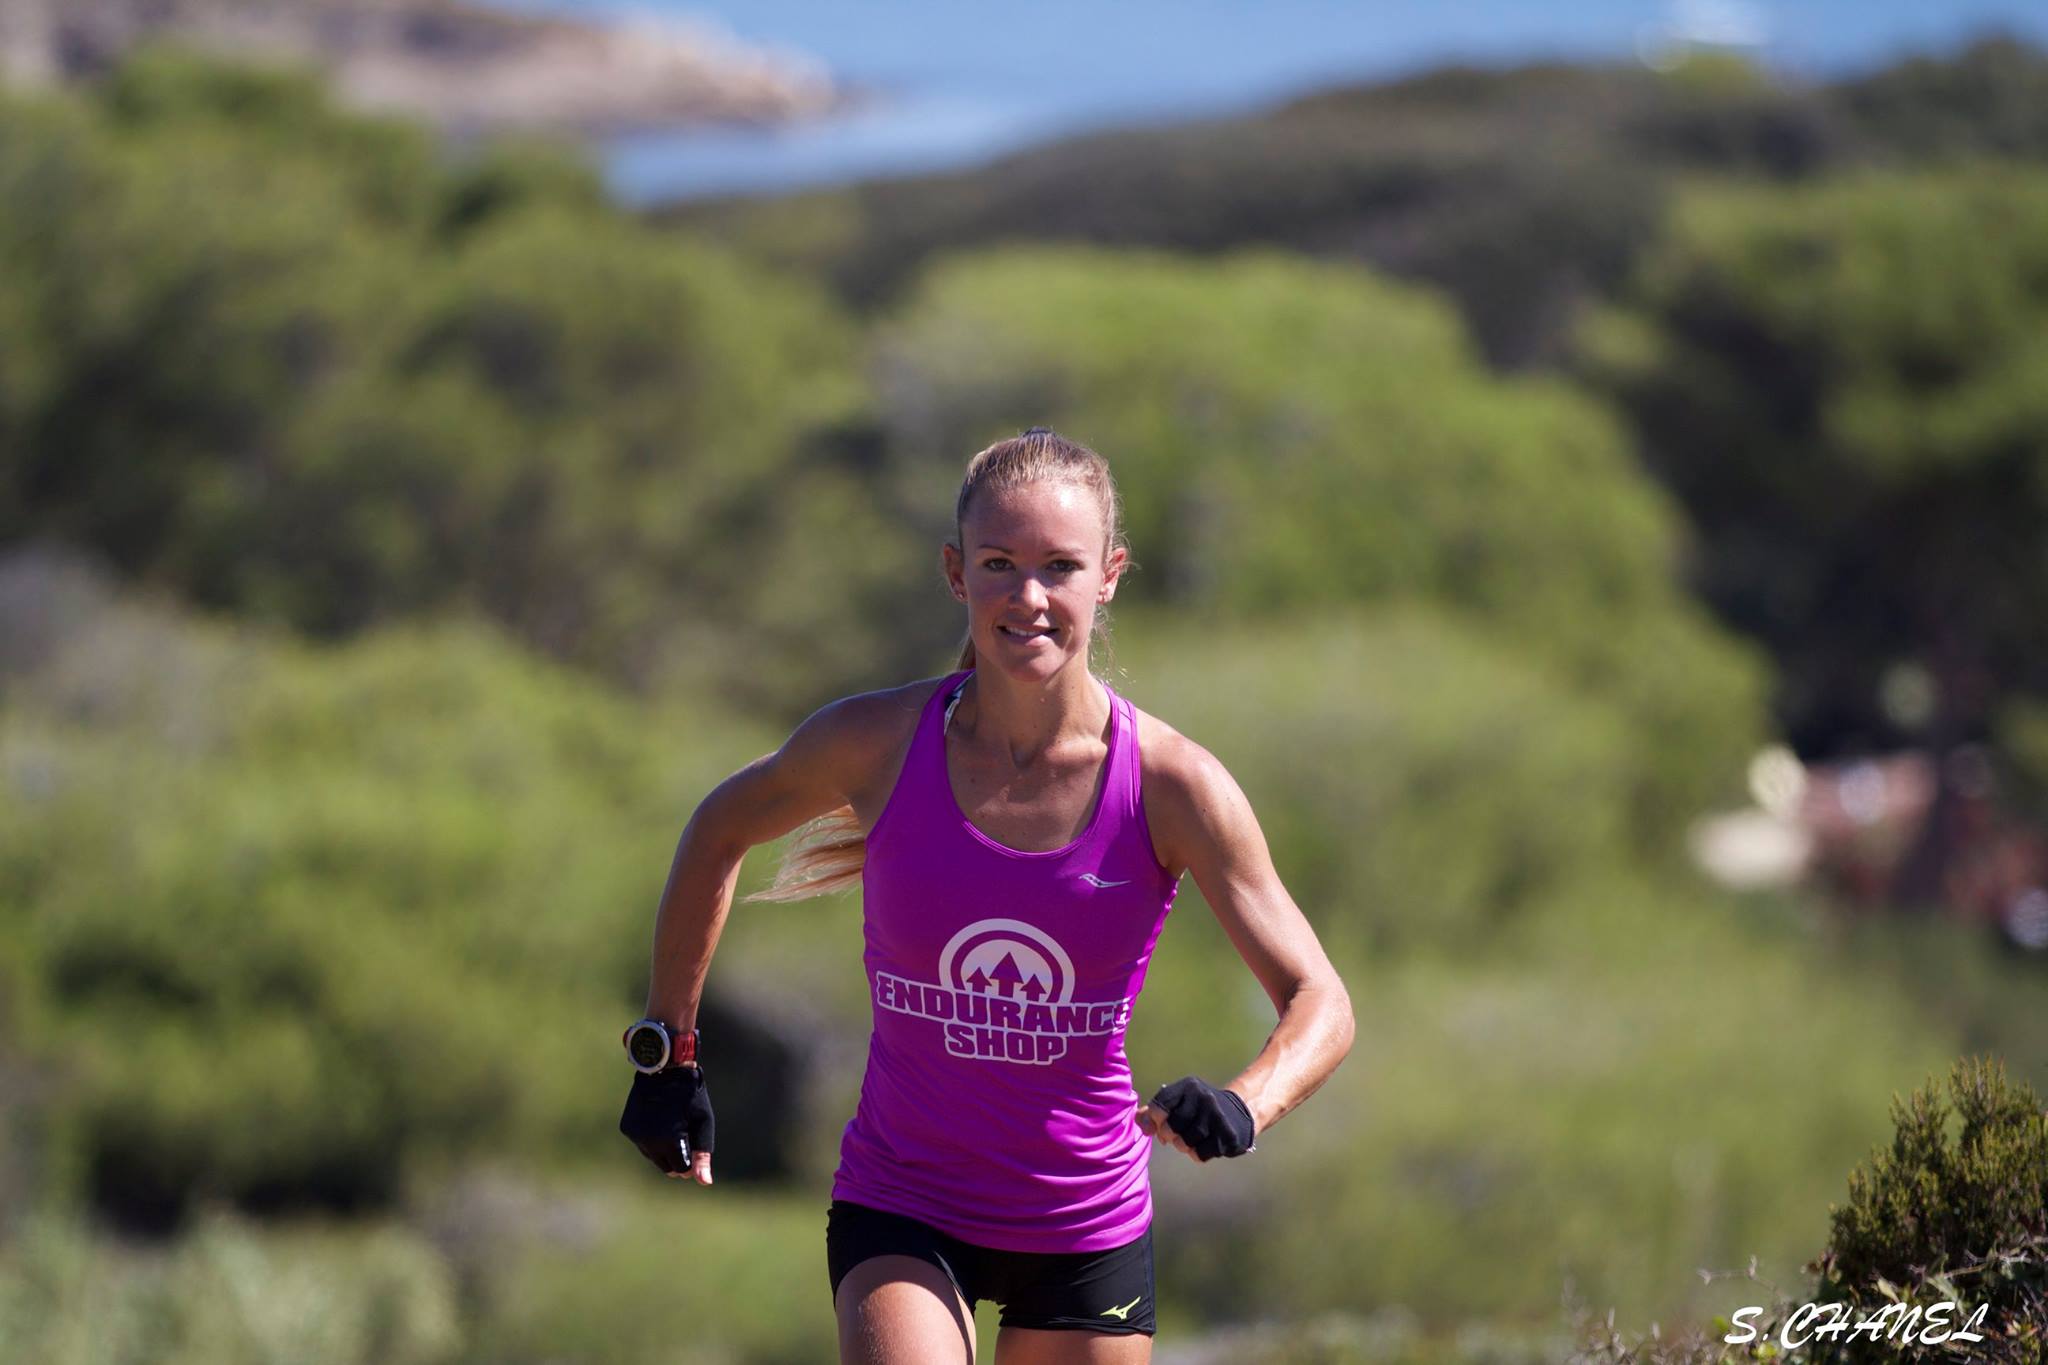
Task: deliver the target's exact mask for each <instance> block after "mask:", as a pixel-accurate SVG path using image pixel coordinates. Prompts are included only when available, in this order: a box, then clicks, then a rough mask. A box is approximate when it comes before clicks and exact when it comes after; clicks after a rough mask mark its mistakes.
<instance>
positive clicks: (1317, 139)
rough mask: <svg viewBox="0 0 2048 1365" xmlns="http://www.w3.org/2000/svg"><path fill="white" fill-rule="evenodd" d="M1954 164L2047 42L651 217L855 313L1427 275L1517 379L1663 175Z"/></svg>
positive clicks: (2034, 112) (1641, 240)
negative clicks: (1273, 258) (818, 290)
mask: <svg viewBox="0 0 2048 1365" xmlns="http://www.w3.org/2000/svg"><path fill="white" fill-rule="evenodd" d="M1969 156H1991V157H2011V158H2018V159H2022V160H2027V161H2035V162H2038V161H2040V160H2041V159H2043V158H2044V157H2048V53H2044V52H2043V51H2041V50H2040V49H2038V48H2036V47H2032V46H2030V45H2028V44H2026V43H2025V42H2023V41H2020V40H2018V39H2014V38H1996V37H1994V38H1987V39H1985V40H1983V41H1980V42H1978V43H1977V44H1975V45H1973V46H1971V47H1970V48H1968V49H1966V50H1964V51H1962V52H1959V53H1956V54H1954V55H1952V56H1943V57H1922V58H1914V59H1911V60H1908V61H1904V62H1901V63H1898V64H1897V65H1895V66H1892V67H1890V68H1887V69H1885V70H1882V71H1878V72H1875V73H1873V74H1870V75H1867V76H1862V77H1858V78H1855V79H1849V80H1843V81H1840V82H1836V83H1831V84H1821V85H1812V86H1807V85H1799V84H1794V83H1791V82H1788V81H1786V80H1784V79H1782V78H1779V77H1776V76H1773V75H1771V74H1769V73H1767V72H1764V71H1762V70H1759V69H1757V68H1753V67H1751V66H1749V65H1748V64H1746V63H1745V62H1743V61H1742V60H1741V59H1739V58H1735V57H1731V56H1726V55H1715V54H1706V55H1702V56H1699V57H1696V58H1694V59H1693V60H1691V61H1689V62H1687V63H1686V64H1684V65H1682V66H1680V67H1678V68H1677V69H1676V70H1674V71H1670V72H1663V73H1660V72H1656V71H1651V70H1647V69H1645V68H1642V67H1639V66H1616V67H1600V66H1573V65H1537V66H1526V67H1514V68H1506V69H1498V68H1448V69H1439V70H1433V71H1428V72H1425V73H1422V74H1420V75H1417V76H1414V77H1411V78H1409V79H1405V80H1397V81H1392V82H1388V83H1385V84H1379V85H1367V86H1359V87H1355V88H1346V89H1337V90H1332V91H1329V92H1327V93H1325V94H1321V95H1317V96H1313V97H1309V98H1304V99H1300V100H1296V101H1294V102H1292V103H1289V104H1287V105H1284V106H1282V107H1280V108H1277V109H1274V110H1272V111H1270V112H1267V113H1263V114H1259V115H1255V116H1249V117H1233V118H1227V119H1219V120H1212V121H1206V122H1200V123H1190V124H1179V125H1174V126H1171V127H1165V128H1158V129H1146V130H1142V131H1132V132H1118V133H1108V134H1101V135H1095V136H1089V137H1083V138H1077V139H1073V140H1070V141H1066V142H1061V143H1057V144H1054V145H1052V146H1048V147H1043V148H1037V149H1034V150H1031V151H1028V152H1024V153H1021V154H1019V155H1015V156H1010V157H1006V158H1004V159H1002V160H1000V161H998V162H996V163H994V164H992V165H990V166H987V167H985V168H981V169H977V170H974V171H969V172H964V173H954V174H946V175H938V176H923V177H915V178H908V179H900V180H884V181H875V182H870V183H865V184H860V185H854V186H851V187H848V188H844V189H832V190H819V191H809V192H804V193H800V194H792V195H784V196H777V197H772V198H743V199H735V200H729V201H709V200H707V201H691V202H687V203H684V204H680V205H677V206H675V207H673V208H671V209H668V210H665V211H663V212H662V214H661V215H660V216H661V217H662V218H663V219H664V220H666V221H669V222H673V223H676V224H679V225H684V226H690V227H696V228H702V229H704V230H707V231H709V232H711V233H713V234H715V235H717V236H719V237H720V238H722V239H724V240H727V241H729V242H731V243H733V244H734V245H736V246H739V247H741V248H743V249H745V250H747V251H749V252H752V253H756V254H758V255H760V256H762V257H763V258H764V259H767V260H769V261H772V262H775V263H778V264H784V265H789V266H794V267H799V268H801V269H803V270H804V271H805V272H806V273H812V274H819V275H822V276H824V277H825V278H827V279H829V280H830V281H832V282H833V284H834V286H835V287H836V289H837V290H838V291H839V293H840V294H841V296H842V297H844V298H845V299H846V300H847V301H848V302H850V303H852V304H854V305H855V306H856V307H860V308H863V309H866V308H874V307H877V306H880V305H883V304H886V302H887V301H888V300H890V299H892V298H894V297H895V296H896V295H897V294H898V293H899V292H900V291H901V289H902V288H903V286H904V284H905V282H906V281H907V280H908V279H909V278H910V277H912V276H913V275H914V274H915V273H916V271H917V270H918V268H919V266H920V263H921V262H922V261H924V259H925V258H926V257H928V256H930V255H933V254H936V253H941V252H945V251H950V250H957V249H959V248H961V247H965V246H971V245H975V244H979V243H984V242H997V241H1013V240H1017V239H1019V238H1023V239H1029V240H1034V241H1046V240H1053V241H1084V242H1091V243H1096V244H1101V245H1115V246H1153V247H1162V248H1167V249H1171V250H1175V251H1185V252H1197V253H1212V252H1219V251H1229V250H1232V249H1235V248H1239V247H1244V246H1251V245H1260V246H1274V247H1283V248H1286V249H1288V250H1291V251H1299V252H1304V253H1307V254H1310V255H1313V256H1316V257H1319V258H1322V259H1329V260H1338V261H1348V262H1352V263H1357V264H1364V265H1370V266H1372V267H1374V268H1376V269H1380V270H1384V271H1387V272H1388V273H1390V274H1394V275H1397V276H1400V277H1403V278H1410V279H1417V280H1421V281H1424V282H1427V283H1429V284H1432V285H1435V286H1437V287H1438V288H1440V289H1442V290H1443V291H1444V292H1445V293H1446V294H1448V295H1449V297H1451V298H1452V299H1454V300H1455V301H1456V302H1457V304H1458V308H1459V311H1460V313H1461V314H1462V315H1463V317H1464V318H1465V321H1466V324H1467V325H1468V326H1469V327H1470V328H1471V330H1472V333H1473V335H1474V336H1475V337H1477V338H1478V340H1479V343H1480V345H1481V347H1482V349H1483V350H1484V352H1485V354H1486V356H1487V358H1488V360H1489V362H1490V363H1492V364H1493V365H1495V366H1497V367H1501V368H1507V369H1520V368H1524V367H1527V366H1531V365H1542V364H1549V363H1555V362H1557V361H1559V360H1561V359H1562V358H1563V357H1564V356H1565V354H1566V351H1567V343H1568V335H1569V332H1570V329H1571V326H1572V324H1573V322H1574V320H1575V319H1576V317H1577V316H1578V314H1579V312H1580V310H1581V309H1582V308H1583V307H1584V306H1585V305H1587V304H1588V303H1589V302H1591V301H1593V300H1596V299H1598V298H1601V297H1604V296H1607V295H1611V294H1612V293H1613V292H1614V291H1615V290H1616V289H1617V288H1619V287H1620V286H1621V285H1622V284H1623V283H1624V282H1625V281H1626V279H1627V278H1628V276H1629V273H1630V270H1631V269H1632V267H1633V266H1634V264H1635V262H1636V261H1637V260H1638V258H1639V256H1640V254H1641V252H1642V251H1643V250H1644V249H1645V248H1646V247H1647V246H1648V245H1649V244H1650V243H1651V242H1652V241H1653V240H1654V239H1655V238H1656V236H1657V234H1658V232H1659V230H1660V227H1661V224H1662V222H1663V219H1664V214H1665V211H1666V203H1667V200H1668V197H1669V194H1670V191H1671V188H1672V185H1673V183H1674V181H1675V180H1676V178H1678V177H1680V176H1682V175H1684V174H1687V173H1715V174H1729V175H1741V176H1745V177H1753V178H1757V179H1761V180H1765V181H1775V182H1782V181H1790V180H1798V179H1803V178H1810V177H1815V176H1821V175H1827V174H1832V173H1836V172H1841V171H1846V170H1850V169H1854V168H1857V167H1867V166H1881V165H1901V164H1919V163H1924V162H1927V161H1930V160H1942V159H1949V158H1955V157H1969Z"/></svg>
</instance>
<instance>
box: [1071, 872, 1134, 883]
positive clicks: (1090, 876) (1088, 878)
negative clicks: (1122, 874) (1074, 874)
mask: <svg viewBox="0 0 2048 1365" xmlns="http://www.w3.org/2000/svg"><path fill="white" fill-rule="evenodd" d="M1081 880H1082V881H1084V882H1086V883H1088V885H1090V886H1129V885H1130V882H1129V881H1121V882H1106V881H1104V880H1102V878H1100V877H1098V876H1096V875H1095V874H1094V873H1093V872H1083V873H1082V874H1081Z"/></svg>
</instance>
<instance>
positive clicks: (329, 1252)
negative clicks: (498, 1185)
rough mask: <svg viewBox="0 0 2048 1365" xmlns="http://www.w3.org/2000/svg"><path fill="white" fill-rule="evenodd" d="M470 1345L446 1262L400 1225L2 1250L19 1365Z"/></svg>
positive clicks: (212, 1231) (58, 1238)
mask: <svg viewBox="0 0 2048 1365" xmlns="http://www.w3.org/2000/svg"><path fill="white" fill-rule="evenodd" d="M460 1344H461V1336H460V1330H459V1324H458V1321H457V1314H456V1305H455V1299H454V1293H453V1285H452V1283H451V1282H450V1279H449V1277H448V1273H447V1270H446V1267H445V1266H444V1265H443V1263H442V1261H441V1258H440V1257H439V1256H438V1255H437V1254H436V1253H435V1251H434V1249H433V1247H432V1246H430V1245H428V1244H426V1243H425V1242H424V1241H422V1240H421V1239H420V1238H419V1237H418V1236H417V1235H416V1234H413V1233H410V1232H407V1231H405V1230H403V1229H400V1228H398V1227H394V1226H388V1225H387V1226H382V1227H374V1228H370V1229H351V1230H340V1229H322V1228H317V1227H307V1228H299V1229H291V1230H284V1231H278V1230H269V1231H258V1230H257V1229H256V1228H254V1227H253V1226H252V1225H250V1224H247V1223H245V1222H242V1221H240V1220H238V1219H236V1218H233V1217H232V1216H226V1215H221V1214H212V1215H209V1216H208V1217H206V1218H205V1219H203V1220H201V1221H200V1222H199V1224H198V1225H197V1226H196V1227H195V1229H194V1231H193V1234H192V1236H190V1237H189V1238H186V1239H184V1240H182V1241H180V1242H178V1243H177V1244H175V1245H174V1246H173V1247H171V1248H170V1249H168V1250H163V1251H158V1250H151V1249H136V1248H129V1247H124V1246H122V1245H121V1244H119V1243H117V1242H113V1241H107V1240H100V1239H95V1238H93V1237H91V1236H89V1235H88V1234H86V1233H85V1232H84V1231H83V1230H82V1229H80V1228H77V1227H74V1226H72V1225H69V1224H64V1223H59V1222H54V1221H50V1220H41V1221H38V1222H36V1223H35V1224H33V1225H32V1226H31V1227H29V1228H28V1229H27V1230H26V1231H25V1233H24V1235H23V1236H22V1237H21V1238H20V1239H19V1240H17V1241H16V1242H14V1243H12V1244H10V1245H7V1246H5V1247H0V1357H4V1358H6V1359H8V1360H21V1361H30V1360H32V1361H35V1362H36V1363H37V1365H117V1362H127V1361H149V1362H151V1365H281V1362H291V1363H292V1365H438V1363H439V1362H445V1361H448V1360H451V1359H453V1358H455V1357H454V1352H455V1350H456V1349H457V1347H458V1346H459V1345H460Z"/></svg>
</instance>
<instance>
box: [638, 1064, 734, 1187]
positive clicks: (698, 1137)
mask: <svg viewBox="0 0 2048 1365" xmlns="http://www.w3.org/2000/svg"><path fill="white" fill-rule="evenodd" d="M619 1131H620V1132H621V1133H624V1134H625V1135H626V1136H627V1137H628V1138H629V1139H631V1140H632V1143H633V1145H634V1146H635V1147H638V1148H639V1149H640V1154H641V1155H642V1156H644V1157H646V1158H647V1159H648V1160H649V1161H651V1162H653V1163H654V1165H655V1167H656V1168H657V1169H659V1170H660V1171H661V1172H662V1173H663V1174H664V1175H666V1176H668V1177H669V1178H671V1179H673V1180H695V1181H696V1182H697V1183H698V1184H699V1185H709V1184H710V1183H711V1150H712V1147H713V1145H714V1143H715V1140H716V1136H717V1124H716V1122H715V1121H714V1119H713V1117H712V1114H711V1092H710V1091H708V1090H706V1089H705V1088H704V1070H703V1068H702V1067H701V1066H676V1067H670V1068H669V1069H668V1070H666V1071H660V1072H656V1073H654V1074H653V1075H649V1074H647V1073H646V1072H635V1073H634V1075H633V1089H632V1091H631V1093H629V1094H628V1095H627V1096H626V1111H625V1112H624V1113H623V1114H621V1115H620V1116H619Z"/></svg>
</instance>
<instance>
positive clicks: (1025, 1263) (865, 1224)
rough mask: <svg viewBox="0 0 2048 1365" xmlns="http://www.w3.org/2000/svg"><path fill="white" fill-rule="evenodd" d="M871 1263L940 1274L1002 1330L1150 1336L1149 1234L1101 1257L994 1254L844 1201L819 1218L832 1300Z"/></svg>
mask: <svg viewBox="0 0 2048 1365" xmlns="http://www.w3.org/2000/svg"><path fill="white" fill-rule="evenodd" d="M871 1256H915V1257H917V1258H918V1259H919V1260H921V1261H930V1262H931V1263H932V1264H933V1265H935V1266H937V1267H939V1269H941V1270H943V1271H944V1272H945V1273H946V1277H947V1278H948V1279H950V1280H952V1282H953V1284H954V1286H955V1287H956V1288H957V1289H959V1291H960V1297H962V1298H964V1299H966V1300H967V1307H968V1309H969V1310H970V1311H972V1310H973V1309H974V1308H975V1307H976V1306H977V1305H978V1304H979V1303H980V1302H981V1301H982V1300H983V1299H988V1300H990V1301H991V1302H993V1303H995V1304H997V1305H998V1306H999V1307H1001V1309H1002V1317H1001V1320H1000V1321H1001V1323H1002V1325H1003V1326H1004V1327H1036V1328H1042V1329H1049V1330H1052V1331H1070V1332H1071V1331H1082V1332H1114V1333H1118V1334H1122V1335H1128V1334H1130V1333H1133V1332H1139V1333H1143V1334H1144V1335H1146V1336H1148V1337H1149V1336H1151V1335H1153V1334H1154V1333H1155V1332H1156V1331H1157V1326H1156V1323H1155V1321H1154V1319H1153V1316H1152V1284H1153V1269H1152V1229H1151V1228H1149V1227H1148V1228H1146V1229H1145V1231H1144V1232H1143V1233H1142V1234H1141V1235H1140V1236H1139V1237H1138V1239H1137V1240H1136V1241H1134V1242H1128V1243H1126V1244H1125V1245H1123V1246H1120V1247H1112V1248H1111V1249H1110V1250H1108V1251H1065V1252H1044V1251H997V1250H994V1249H993V1248H990V1247H978V1246H975V1245H973V1244H972V1243H968V1242H963V1241H961V1240H960V1239H959V1238H957V1237H952V1236H949V1235H947V1234H946V1233H943V1232H940V1231H939V1230H938V1229H937V1228H935V1227H933V1226H931V1225H930V1224H929V1223H924V1222H920V1221H919V1220H918V1219H915V1218H906V1217H904V1216H903V1215H902V1214H899V1213H885V1212H884V1211H882V1210H881V1209H873V1208H869V1207H868V1206H867V1205H865V1204H856V1203H853V1202H852V1201H850V1200H846V1199H835V1200H833V1201H832V1207H831V1209H830V1211H829V1212H828V1213H827V1214H826V1215H825V1260H826V1262H827V1263H828V1264H829V1266H830V1268H831V1271H832V1297H833V1300H834V1302H837V1301H838V1298H839V1282H840V1281H841V1280H843V1279H845V1278H846V1275H847V1272H848V1271H850V1270H852V1269H853V1268H854V1267H855V1266H856V1265H859V1264H860V1263H861V1262H862V1261H865V1260H867V1259H868V1258H869V1257H871Z"/></svg>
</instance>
